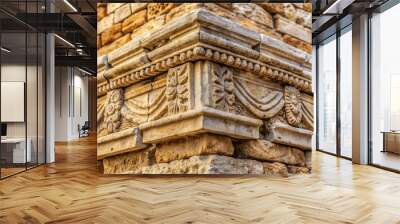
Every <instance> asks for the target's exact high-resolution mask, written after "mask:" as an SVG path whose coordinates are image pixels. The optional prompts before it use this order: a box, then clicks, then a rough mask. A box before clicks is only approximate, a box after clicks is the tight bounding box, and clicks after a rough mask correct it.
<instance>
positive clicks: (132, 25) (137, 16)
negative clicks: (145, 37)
mask: <svg viewBox="0 0 400 224" xmlns="http://www.w3.org/2000/svg"><path fill="white" fill-rule="evenodd" d="M146 14H147V11H146V10H145V9H144V10H141V11H138V12H136V13H134V14H132V15H131V16H130V17H129V18H127V19H126V20H124V21H123V23H122V31H123V32H124V33H129V32H132V31H133V30H135V29H136V28H137V27H139V26H141V25H143V24H144V23H145V22H146Z"/></svg>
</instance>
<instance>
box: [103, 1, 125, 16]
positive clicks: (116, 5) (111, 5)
mask: <svg viewBox="0 0 400 224" xmlns="http://www.w3.org/2000/svg"><path fill="white" fill-rule="evenodd" d="M123 5H124V3H108V4H107V14H110V13H112V12H114V11H115V10H117V9H118V8H119V7H121V6H123Z"/></svg>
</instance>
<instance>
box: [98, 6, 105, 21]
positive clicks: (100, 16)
mask: <svg viewBox="0 0 400 224" xmlns="http://www.w3.org/2000/svg"><path fill="white" fill-rule="evenodd" d="M106 16H107V7H97V21H100V20H101V19H103V18H104V17H106Z"/></svg>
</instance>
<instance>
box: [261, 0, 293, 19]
mask: <svg viewBox="0 0 400 224" xmlns="http://www.w3.org/2000/svg"><path fill="white" fill-rule="evenodd" d="M259 5H260V6H261V7H263V8H264V9H265V10H266V11H268V12H270V13H274V14H275V13H277V14H281V15H283V16H285V17H286V18H288V19H291V20H295V19H296V18H295V17H296V9H295V7H294V6H293V5H292V4H291V3H282V4H276V3H259Z"/></svg>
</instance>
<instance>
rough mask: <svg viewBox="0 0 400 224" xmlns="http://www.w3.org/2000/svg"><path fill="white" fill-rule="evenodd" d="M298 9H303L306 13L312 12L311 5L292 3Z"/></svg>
mask: <svg viewBox="0 0 400 224" xmlns="http://www.w3.org/2000/svg"><path fill="white" fill-rule="evenodd" d="M292 4H293V5H294V6H295V7H296V8H299V9H303V10H304V11H306V12H312V4H311V3H292Z"/></svg>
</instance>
